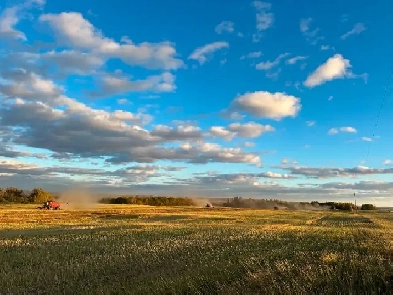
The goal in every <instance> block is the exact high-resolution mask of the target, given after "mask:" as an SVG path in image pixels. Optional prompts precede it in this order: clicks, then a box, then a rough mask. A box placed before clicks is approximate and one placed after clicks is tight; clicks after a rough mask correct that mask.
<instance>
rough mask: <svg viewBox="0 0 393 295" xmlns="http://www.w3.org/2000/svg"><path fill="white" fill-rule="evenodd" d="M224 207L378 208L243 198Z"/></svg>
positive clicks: (372, 208)
mask: <svg viewBox="0 0 393 295" xmlns="http://www.w3.org/2000/svg"><path fill="white" fill-rule="evenodd" d="M223 206H224V207H233V208H260V209H289V210H299V209H304V210H308V209H315V210H316V209H330V210H342V211H353V210H357V209H360V210H376V209H377V208H376V207H375V206H374V205H373V204H363V205H362V206H361V207H359V206H356V205H355V204H353V203H349V202H347V203H343V202H318V201H312V202H287V201H283V200H278V199H252V198H248V199H243V198H242V197H234V198H231V199H227V201H226V202H224V203H223Z"/></svg>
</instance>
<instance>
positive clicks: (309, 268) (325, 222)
mask: <svg viewBox="0 0 393 295" xmlns="http://www.w3.org/2000/svg"><path fill="white" fill-rule="evenodd" d="M392 217H393V214H389V213H384V214H382V213H369V214H364V213H362V212H361V213H359V214H351V213H339V212H329V211H310V212H306V211H280V210H279V211H273V210H272V211H269V210H244V209H229V208H214V209H205V208H190V207H184V208H182V207H148V206H127V205H98V206H95V207H93V208H90V209H86V208H85V209H83V210H61V211H41V210H35V209H34V207H31V206H30V207H28V206H19V207H18V208H16V207H8V208H4V207H3V208H2V209H0V290H2V291H1V292H4V293H14V294H21V293H38V292H47V293H51V294H53V293H70V294H71V293H72V294H81V293H89V294H97V293H124V292H125V293H138V294H141V293H142V294H152V293H153V294H156V293H160V294H162V293H165V292H167V293H184V292H189V293H200V294H201V293H209V294H212V293H220V294H237V293H238V294H250V293H251V294H255V293H260V294H306V293H307V294H310V293H313V292H314V293H337V292H341V293H345V294H348V293H359V292H360V293H362V292H363V293H364V292H366V293H367V292H368V293H375V294H377V293H379V294H380V293H384V292H388V288H391V285H390V284H391V282H390V281H389V280H390V276H392V275H393V273H392V270H393V269H392V264H391V261H390V260H389V259H390V258H389V253H390V252H389V251H390V250H389V249H390V248H389V247H390V243H391V241H392V229H393V226H392V225H393V224H392V221H393V218H392ZM48 280H50V283H49V284H48ZM1 292H0V293H1Z"/></svg>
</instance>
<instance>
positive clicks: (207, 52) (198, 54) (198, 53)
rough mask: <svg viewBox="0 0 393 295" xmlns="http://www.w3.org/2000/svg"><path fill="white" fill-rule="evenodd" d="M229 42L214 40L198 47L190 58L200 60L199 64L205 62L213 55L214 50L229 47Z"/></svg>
mask: <svg viewBox="0 0 393 295" xmlns="http://www.w3.org/2000/svg"><path fill="white" fill-rule="evenodd" d="M228 47H229V44H228V42H213V43H210V44H206V45H204V46H202V47H198V48H197V49H195V50H194V51H193V52H192V53H191V54H190V56H189V57H188V59H194V60H197V61H198V62H199V64H201V65H202V64H204V63H205V62H206V61H207V60H208V59H209V58H210V56H211V55H213V53H214V52H216V51H217V50H220V49H223V48H228Z"/></svg>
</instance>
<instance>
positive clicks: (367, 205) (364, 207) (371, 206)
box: [360, 204, 377, 210]
mask: <svg viewBox="0 0 393 295" xmlns="http://www.w3.org/2000/svg"><path fill="white" fill-rule="evenodd" d="M376 209H377V207H375V206H374V205H373V204H363V205H362V207H361V208H360V210H376Z"/></svg>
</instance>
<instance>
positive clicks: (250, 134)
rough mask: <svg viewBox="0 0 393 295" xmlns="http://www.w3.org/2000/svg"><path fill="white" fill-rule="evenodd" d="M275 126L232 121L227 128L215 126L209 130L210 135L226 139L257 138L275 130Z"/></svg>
mask: <svg viewBox="0 0 393 295" xmlns="http://www.w3.org/2000/svg"><path fill="white" fill-rule="evenodd" d="M273 131H275V128H274V127H272V126H270V125H261V124H259V123H255V122H249V123H245V124H241V123H232V124H230V125H228V127H227V128H225V127H222V126H213V127H211V128H210V130H209V134H208V135H210V136H214V137H217V136H218V137H222V138H223V139H224V140H227V141H230V140H232V139H233V138H234V137H242V138H255V137H259V136H261V135H262V134H263V133H266V132H273Z"/></svg>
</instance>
